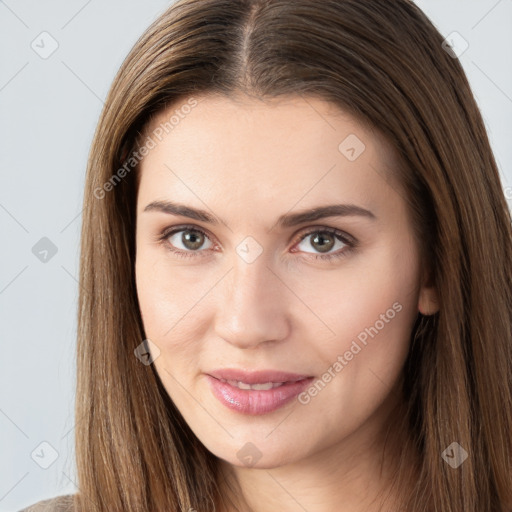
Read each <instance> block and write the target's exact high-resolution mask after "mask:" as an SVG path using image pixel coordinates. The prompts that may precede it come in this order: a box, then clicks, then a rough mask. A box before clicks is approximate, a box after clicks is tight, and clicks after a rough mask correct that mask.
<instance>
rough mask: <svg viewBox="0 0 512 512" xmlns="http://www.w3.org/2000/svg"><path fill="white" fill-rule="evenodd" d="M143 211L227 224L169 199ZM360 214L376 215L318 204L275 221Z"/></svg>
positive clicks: (349, 206) (297, 221) (283, 223)
mask: <svg viewBox="0 0 512 512" xmlns="http://www.w3.org/2000/svg"><path fill="white" fill-rule="evenodd" d="M143 211H144V212H149V211H158V212H163V213H167V214H170V215H180V216H182V217H188V218H190V219H194V220H198V221H201V222H207V223H209V224H213V225H218V224H219V223H220V222H222V223H223V224H225V225H227V223H226V222H224V221H223V220H222V219H218V218H217V217H215V216H214V215H211V214H210V213H208V212H207V211H205V210H200V209H197V208H191V207H190V206H186V205H184V204H179V203H174V202H171V201H153V202H152V203H149V204H148V205H147V206H146V207H145V208H144V210H143ZM350 216H360V217H365V218H367V219H370V220H376V216H375V215H374V214H373V213H372V212H371V211H370V210H367V209H365V208H362V207H361V206H357V205H355V204H333V205H327V206H318V207H315V208H311V209H308V210H302V211H299V212H296V213H286V214H284V215H281V216H280V217H279V218H278V219H277V222H276V225H277V226H278V227H279V228H289V227H293V226H297V225H299V224H303V223H305V222H313V221H315V220H318V219H323V218H324V217H350Z"/></svg>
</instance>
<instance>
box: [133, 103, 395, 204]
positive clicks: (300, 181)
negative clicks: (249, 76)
mask: <svg viewBox="0 0 512 512" xmlns="http://www.w3.org/2000/svg"><path fill="white" fill-rule="evenodd" d="M194 100H195V103H192V102H190V99H189V100H186V99H185V100H181V101H180V102H177V103H175V104H174V105H172V106H170V107H168V108H167V109H166V110H165V111H162V112H160V113H159V114H158V115H157V116H156V117H155V118H154V119H153V120H152V122H151V123H150V124H149V125H148V127H147V129H146V132H145V135H146V136H147V137H150V138H152V140H153V142H154V147H153V148H152V149H151V150H150V151H149V153H148V154H147V155H146V156H145V157H144V158H143V159H142V161H141V165H140V169H139V170H140V172H141V182H140V189H139V197H140V198H142V199H144V200H146V199H147V200H155V199H170V198H173V197H179V198H180V199H183V200H185V199H186V200H189V202H192V203H193V204H194V205H195V206H197V207H202V208H204V206H205V204H206V205H208V204H210V203H211V204H215V205H219V201H220V202H223V203H226V202H229V204H230V205H232V206H233V207H236V206H238V207H239V208H244V207H245V208H247V207H249V206H251V207H253V209H254V208H255V209H261V208H266V209H268V208H269V207H270V206H271V205H273V204H279V210H280V211H281V210H282V209H283V208H285V209H286V207H287V209H291V208H293V207H294V205H297V204H298V203H300V206H301V207H308V206H315V205H317V204H318V203H319V202H320V203H321V204H327V203H335V202H338V203H339V202H342V201H343V200H344V199H346V200H347V201H349V200H350V202H355V201H359V203H361V205H362V206H365V207H369V205H370V203H372V202H373V203H375V201H376V200H377V199H378V196H379V195H382V191H383V186H387V187H389V185H390V183H389V174H390V171H391V169H392V168H393V166H394V165H396V161H395V158H394V152H393V149H392V148H391V147H390V146H389V144H388V143H387V141H386V140H385V139H384V138H383V137H382V136H381V135H380V134H379V133H378V132H376V131H373V130H370V129H369V128H368V127H366V126H365V125H363V124H361V123H359V122H358V121H357V120H356V119H354V118H353V117H351V116H350V115H349V114H347V113H346V112H344V111H343V110H341V109H339V108H338V107H336V106H335V105H333V104H332V103H329V102H326V101H323V100H321V99H318V98H312V97H309V98H305V97H301V96H297V97H295V96H294V97H285V98H273V99H265V100H258V99H252V98H248V97H244V96H235V97H229V98H228V97H226V96H221V95H208V96H201V97H195V98H194ZM191 105H193V106H191ZM152 146H153V144H152ZM201 202H202V203H203V204H202V205H201Z"/></svg>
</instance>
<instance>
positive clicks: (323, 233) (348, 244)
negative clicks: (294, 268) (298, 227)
mask: <svg viewBox="0 0 512 512" xmlns="http://www.w3.org/2000/svg"><path fill="white" fill-rule="evenodd" d="M312 235H315V236H314V237H313V236H312ZM308 238H309V243H306V242H305V241H306V239H308ZM303 242H304V246H303V247H302V248H300V249H301V251H303V252H306V253H308V251H307V250H306V249H307V248H313V249H314V250H315V251H319V252H320V253H321V254H318V253H317V254H315V253H308V254H312V255H313V257H314V258H315V259H324V260H329V259H331V258H340V257H343V256H346V255H347V253H349V252H350V251H352V250H353V249H354V248H355V247H356V240H355V239H354V238H352V237H350V236H348V235H346V234H345V233H343V232H342V231H338V230H337V229H333V228H327V227H324V228H316V229H313V230H311V229H310V230H309V231H308V232H307V233H303V234H302V235H301V236H300V239H299V244H298V245H297V247H300V244H302V243H303ZM337 243H338V249H341V250H338V251H335V252H329V251H331V250H332V249H335V248H336V244H337ZM292 252H296V251H295V250H292Z"/></svg>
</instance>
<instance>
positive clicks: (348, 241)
mask: <svg viewBox="0 0 512 512" xmlns="http://www.w3.org/2000/svg"><path fill="white" fill-rule="evenodd" d="M180 231H195V232H198V233H201V234H202V235H203V236H205V237H206V238H208V239H210V237H209V236H208V234H207V233H206V232H205V231H203V230H202V229H201V228H199V227H196V226H190V225H188V226H175V227H173V228H170V229H169V228H166V229H164V230H163V231H162V232H161V233H160V234H159V235H158V237H157V242H158V243H161V244H163V245H164V247H165V248H166V249H167V250H168V251H171V252H172V253H173V254H175V255H176V256H178V257H180V258H190V257H194V256H195V255H196V254H197V253H198V252H203V251H182V250H180V249H174V248H173V247H172V246H171V245H170V244H169V243H168V242H167V239H168V238H169V237H170V236H171V235H174V234H176V233H179V232H180ZM318 233H321V234H325V233H328V234H330V235H335V236H336V238H338V239H339V240H340V241H341V242H343V243H344V244H345V245H346V247H344V248H343V249H341V251H338V252H334V253H332V254H311V253H308V254H309V256H308V257H312V258H314V259H320V260H323V261H328V260H334V259H339V258H343V257H345V256H346V255H347V254H348V253H350V252H352V251H353V250H354V249H355V248H356V246H357V241H356V240H355V239H354V238H352V237H350V238H349V237H348V236H347V235H346V234H345V233H343V232H342V231H339V230H337V229H334V228H329V227H321V228H311V229H309V230H308V231H307V232H305V233H304V232H303V233H301V234H300V235H299V236H298V240H297V241H296V242H295V243H294V245H296V244H298V243H300V242H302V240H304V239H305V238H307V237H308V236H309V235H312V234H318Z"/></svg>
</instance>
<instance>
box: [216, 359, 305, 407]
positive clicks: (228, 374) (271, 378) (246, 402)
mask: <svg viewBox="0 0 512 512" xmlns="http://www.w3.org/2000/svg"><path fill="white" fill-rule="evenodd" d="M206 378H207V380H208V384H209V385H210V389H211V391H212V394H213V395H214V396H215V397H216V398H217V399H218V400H219V402H220V403H222V404H223V405H225V406H226V407H228V408H229V409H231V410H233V411H236V412H239V413H242V414H248V415H261V414H267V413H269V412H272V411H275V410H276V409H279V408H280V407H282V406H284V405H285V404H287V403H288V402H290V401H291V400H293V399H294V398H295V397H296V396H297V395H298V394H299V393H301V392H302V391H303V390H304V389H305V388H306V387H307V386H308V385H309V384H310V383H311V381H312V380H313V378H314V377H310V376H306V375H300V374H296V373H288V372H282V371H274V370H259V371H256V372H246V371H243V370H237V369H232V368H229V369H222V370H217V371H214V372H210V373H209V374H206ZM219 379H225V380H237V381H242V382H245V383H247V384H264V383H267V382H284V384H282V385H281V386H278V387H276V388H272V389H268V390H255V389H240V388H238V387H236V386H232V385H231V384H230V383H229V382H222V381H221V380H219Z"/></svg>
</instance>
